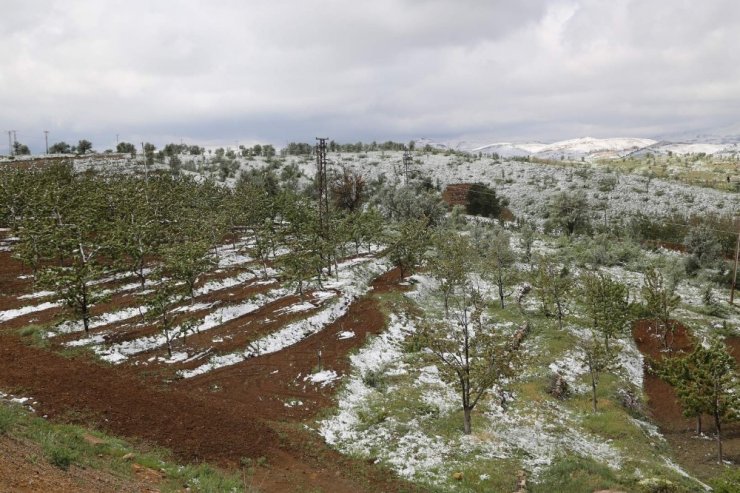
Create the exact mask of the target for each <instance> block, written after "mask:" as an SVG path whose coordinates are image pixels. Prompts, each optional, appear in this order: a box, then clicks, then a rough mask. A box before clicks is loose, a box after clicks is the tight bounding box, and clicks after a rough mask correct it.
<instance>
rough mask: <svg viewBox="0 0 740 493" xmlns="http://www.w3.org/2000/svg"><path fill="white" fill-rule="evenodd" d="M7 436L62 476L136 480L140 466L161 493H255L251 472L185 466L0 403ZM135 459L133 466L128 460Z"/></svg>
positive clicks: (0, 426)
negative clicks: (82, 471)
mask: <svg viewBox="0 0 740 493" xmlns="http://www.w3.org/2000/svg"><path fill="white" fill-rule="evenodd" d="M4 434H6V435H9V436H12V437H14V438H15V439H18V440H22V441H29V442H31V443H32V444H35V445H37V446H38V447H39V448H40V450H41V451H42V454H43V456H42V457H41V458H40V460H45V461H47V462H48V463H49V464H52V465H54V466H56V467H58V468H60V469H63V470H69V469H71V468H73V467H82V468H87V469H95V470H100V471H103V472H107V473H109V474H112V475H113V476H115V477H118V478H122V479H134V477H133V472H132V468H131V466H132V463H136V464H139V465H140V466H143V467H147V468H150V469H153V470H155V471H161V472H162V473H163V476H164V478H163V480H162V482H161V483H159V484H158V485H157V487H158V488H159V489H160V491H162V492H174V491H182V488H183V485H187V486H188V487H189V488H190V491H194V492H202V493H210V492H213V493H216V492H228V491H235V492H242V491H245V490H246V491H251V488H250V487H249V485H248V484H245V483H248V482H249V478H250V477H251V472H252V469H251V468H245V469H244V470H243V471H240V472H234V473H228V472H224V471H221V470H219V469H216V468H214V467H212V466H210V465H208V464H195V465H180V464H177V463H175V462H174V461H173V459H172V454H171V453H170V452H169V451H167V450H164V449H159V448H150V447H148V446H146V445H145V444H141V445H140V446H138V447H134V446H133V445H131V444H130V443H128V442H126V441H124V440H121V439H118V438H115V437H111V436H108V435H105V434H103V433H100V432H97V431H94V430H89V429H86V428H83V427H81V426H76V425H69V424H55V423H51V422H49V421H46V420H44V419H41V418H37V417H35V416H33V415H31V414H30V413H28V412H27V411H25V410H24V409H23V408H22V407H21V406H18V405H15V404H11V403H8V402H0V436H2V435H4ZM86 438H87V440H86ZM91 438H93V439H92V440H91ZM91 442H94V443H91ZM98 442H99V443H98ZM131 454H133V460H130V459H124V457H127V456H131ZM245 480H246V481H245Z"/></svg>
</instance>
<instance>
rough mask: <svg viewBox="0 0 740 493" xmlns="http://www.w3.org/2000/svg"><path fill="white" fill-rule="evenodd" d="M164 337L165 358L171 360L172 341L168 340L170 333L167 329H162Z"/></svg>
mask: <svg viewBox="0 0 740 493" xmlns="http://www.w3.org/2000/svg"><path fill="white" fill-rule="evenodd" d="M164 337H165V339H167V356H169V357H170V358H172V341H171V340H170V331H169V329H167V327H165V329H164Z"/></svg>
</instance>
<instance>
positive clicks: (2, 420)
mask: <svg viewBox="0 0 740 493" xmlns="http://www.w3.org/2000/svg"><path fill="white" fill-rule="evenodd" d="M19 418H20V416H19V414H18V409H17V406H14V405H11V404H6V403H4V402H3V403H0V435H4V434H5V433H8V432H9V431H10V430H11V428H13V425H14V424H15V423H16V422H17V421H18V420H19Z"/></svg>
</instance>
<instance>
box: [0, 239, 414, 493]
mask: <svg viewBox="0 0 740 493" xmlns="http://www.w3.org/2000/svg"><path fill="white" fill-rule="evenodd" d="M20 272H21V266H20V264H18V263H17V262H13V261H11V260H10V259H9V257H8V255H7V252H0V280H1V281H3V283H4V282H5V281H8V282H10V283H15V285H13V286H11V287H10V288H8V287H7V286H6V285H5V284H3V285H2V286H3V288H4V289H2V288H0V293H3V294H4V293H7V294H8V295H11V294H15V296H17V293H18V292H28V291H30V289H31V287H30V283H25V284H24V283H19V282H18V281H17V277H18V275H19V274H20ZM397 282H398V272H389V273H387V274H385V275H383V276H381V277H380V278H378V279H377V280H376V281H375V283H374V287H375V290H374V291H371V292H370V293H369V294H368V295H367V296H365V297H363V298H360V299H359V300H356V301H355V302H354V303H353V304H352V305H351V306H350V308H349V310H348V312H347V313H346V314H345V315H344V316H343V317H341V318H340V319H338V320H337V321H335V322H334V323H333V324H330V325H329V326H327V327H325V328H324V330H322V331H320V332H319V333H318V334H315V335H314V336H311V337H308V338H306V339H305V340H303V341H301V342H300V343H298V344H296V345H294V346H290V347H288V348H285V349H284V350H282V351H279V352H276V353H273V354H269V355H264V356H261V357H258V358H253V359H249V360H246V361H244V362H242V363H240V364H237V365H233V366H230V367H226V368H222V369H220V370H217V371H213V372H210V373H208V374H206V375H203V376H201V377H197V378H194V379H192V380H178V381H175V382H173V383H172V384H169V385H168V384H166V383H164V382H163V379H162V376H163V375H162V374H161V373H159V372H157V371H152V370H154V368H153V367H150V366H144V367H142V366H136V365H135V364H134V363H136V362H137V361H139V362H141V358H133V359H132V361H131V362H130V364H123V365H119V366H111V365H106V364H102V363H100V362H98V361H96V360H94V359H93V358H91V357H90V356H88V355H86V354H82V355H78V356H75V357H65V356H63V355H61V354H59V353H58V352H56V350H57V349H59V347H60V343H59V342H56V341H54V340H52V343H51V345H50V347H48V348H39V347H34V346H31V345H30V341H28V340H25V339H24V338H23V337H21V336H20V335H19V332H18V330H17V329H19V328H21V327H23V326H24V325H25V324H27V323H29V321H30V320H35V321H36V322H37V323H44V322H49V321H52V320H54V318H55V317H57V316H58V315H59V313H58V310H54V309H52V310H46V311H44V312H37V313H34V314H30V315H29V316H26V317H19V318H18V319H14V320H11V321H9V322H8V323H5V324H1V325H0V389H3V390H4V391H6V392H7V391H11V392H13V393H14V394H17V395H25V396H31V397H33V398H34V400H36V401H38V402H39V404H38V405H37V406H35V407H36V408H37V412H38V414H39V415H47V416H48V417H49V418H50V419H52V420H55V421H61V422H75V423H80V424H84V425H88V426H92V427H96V428H99V429H102V430H104V431H106V432H109V433H111V434H114V435H118V436H123V437H130V438H135V439H137V440H141V441H143V442H145V443H151V444H155V445H159V446H164V447H166V448H169V449H171V450H172V451H173V452H174V453H175V455H176V456H177V457H178V458H180V459H181V460H185V461H193V462H198V461H209V462H214V463H217V464H220V465H221V466H223V467H228V468H231V467H239V464H240V462H241V460H242V459H243V458H245V457H249V458H252V459H256V458H259V457H265V458H266V460H267V466H265V467H260V468H257V469H256V472H255V476H254V478H253V480H252V481H253V484H252V486H254V487H256V488H258V489H259V490H260V491H276V492H292V491H305V490H308V491H315V490H316V491H327V492H328V491H331V492H334V491H336V492H360V491H418V490H419V489H418V488H415V487H413V486H412V485H410V484H409V483H406V482H404V481H401V480H399V479H396V478H395V477H394V476H393V475H392V474H391V473H389V472H388V471H386V470H384V469H382V468H380V467H378V466H374V465H371V464H367V463H365V462H364V461H358V460H353V459H350V458H347V457H344V456H342V455H340V454H338V453H336V452H334V451H333V450H331V449H329V448H328V447H327V446H326V444H325V443H324V442H323V441H322V440H321V439H320V437H318V436H316V435H315V434H314V433H312V432H310V431H307V430H306V429H305V427H304V423H305V422H306V420H307V419H310V418H311V417H314V416H316V414H317V413H318V412H319V411H321V410H322V409H326V408H327V407H330V406H333V405H334V399H335V392H336V389H337V387H338V386H339V383H338V382H335V383H334V384H332V385H327V386H324V387H322V386H321V385H315V384H312V383H310V382H306V381H304V380H303V377H304V376H305V375H307V374H310V373H311V372H312V371H313V370H315V369H317V366H318V364H319V361H318V351H319V350H320V351H321V367H322V369H326V370H334V371H336V372H337V373H338V374H339V375H343V374H345V373H346V372H347V371H348V368H349V362H348V354H349V353H350V352H351V351H353V350H354V349H356V348H357V347H359V346H361V345H362V344H363V343H364V341H365V338H366V337H367V336H369V335H372V334H376V333H378V332H380V331H382V330H383V328H384V327H385V319H384V316H383V315H382V313H381V311H380V310H379V307H378V303H377V301H376V300H375V299H374V296H375V294H374V293H375V292H378V293H380V292H384V291H389V290H393V289H403V287H399V286H398V284H397ZM269 288H270V286H267V287H266V288H263V287H260V288H259V289H269ZM252 289H253V287H249V286H248V285H245V286H239V287H234V288H229V289H227V290H223V292H219V293H218V294H213V293H210V294H209V295H206V296H204V297H203V298H204V299H203V300H200V299H199V300H196V301H204V300H206V299H209V300H211V299H212V300H213V301H218V302H221V303H223V302H231V301H234V302H236V301H239V300H241V299H245V298H247V297H249V296H251V295H253V294H254V291H253V290H252ZM15 296H13V297H15ZM131 298H135V297H133V296H131ZM309 299H310V296H309ZM296 301H298V300H297V298H296V297H288V299H287V300H281V301H280V303H275V304H274V306H265V307H262V308H261V309H260V310H258V311H257V312H255V313H254V314H250V315H247V316H245V317H241V318H240V319H237V320H236V321H232V322H230V323H228V324H225V327H224V328H222V327H219V328H217V329H214V331H208V334H205V333H204V334H203V335H202V336H197V335H196V336H191V337H189V338H188V341H187V345H188V347H189V348H191V347H204V346H205V345H206V343H209V344H210V343H212V339H213V337H214V335H216V334H218V331H219V330H221V331H222V334H231V335H236V334H240V337H252V336H254V335H259V334H262V333H266V332H268V331H269V330H271V328H272V327H273V326H272V325H269V323H268V325H264V323H261V322H260V320H264V319H265V318H274V315H275V311H276V310H278V309H279V308H281V307H283V306H286V305H287V304H291V303H294V302H296ZM33 302H34V303H35V302H38V300H34V301H33ZM132 303H133V302H131V301H129V300H126V299H125V296H114V297H113V298H112V299H111V300H110V301H109V302H108V303H107V304H106V305H105V306H104V307H103V306H101V307H100V308H99V309H100V310H102V311H109V310H113V309H116V308H119V307H121V306H132ZM0 305H2V302H1V300H0ZM0 309H3V308H0ZM309 313H310V312H309ZM304 315H305V313H304ZM290 317H291V315H285V316H284V319H283V320H282V321H281V322H282V323H285V322H286V320H289V319H290ZM136 319H137V320H129V321H123V322H118V323H117V324H112V325H110V326H107V327H101V328H100V329H96V330H99V331H102V330H111V329H116V331H117V332H116V333H117V334H120V335H117V337H121V338H124V339H125V338H129V337H133V335H132V334H136V335H137V336H138V335H141V334H142V333H144V332H146V331H147V330H151V327H148V326H147V325H143V326H137V325H138V317H136ZM349 330H351V331H353V332H354V333H355V336H354V337H352V338H348V339H341V340H340V339H338V337H337V335H338V334H339V333H340V332H342V331H349ZM129 331H131V332H129ZM142 331H143V332H142ZM250 332H251V333H252V336H250V335H248V334H249V333H250ZM244 334H247V335H244ZM242 342H243V341H242ZM221 349H222V350H226V349H228V346H224V348H221ZM232 349H233V348H232ZM161 354H162V350H158V351H155V352H154V353H152V354H147V356H149V357H151V356H152V355H161ZM142 368H143V370H142ZM276 370H277V371H276ZM170 371H171V370H170ZM169 376H170V377H171V376H172V375H171V373H170V374H169ZM297 401H301V404H300V405H292V406H286V405H285V404H286V402H288V403H291V404H292V403H296V402H297ZM15 460H17V457H15V456H14V457H13V458H11V459H9V458H8V457H5V458H3V456H2V455H0V472H2V471H3V470H4V469H3V468H6V469H5V470H9V471H10V470H16V468H15V467H14V465H13V464H14V463H13V461H15ZM23 471H25V470H23V469H22V468H21V469H18V473H17V474H15V476H14V477H15V478H17V481H16V482H15V483H12V484H13V486H11V487H8V488H11V491H25V490H24V489H23V486H22V485H23V484H25V483H24V481H27V480H29V479H33V478H34V477H35V474H36V472H34V470H28V471H25V472H23ZM50 477H51V478H53V477H54V476H53V475H51V476H50ZM97 480H98V479H96V478H93V479H92V480H91V481H97ZM106 481H107V479H106V478H104V477H102V479H100V484H101V486H100V487H91V486H90V485H91V484H93V483H89V482H87V483H85V482H84V481H83V482H82V483H81V484H82V485H83V486H82V487H81V491H85V490H87V491H93V490H95V491H109V490H110V491H113V490H115V485H113V486H112V487H111V488H110V489H108V486H106V485H107V483H106ZM95 484H97V483H95ZM0 486H2V483H0ZM56 486H58V488H57V487H56ZM3 487H5V486H3ZM39 487H40V488H41V489H43V490H44V491H65V492H66V491H79V490H75V489H74V487H72V486H70V485H69V484H67V483H64V482H63V481H61V480H60V481H59V482H55V481H50V482H49V483H48V484H44V485H40V486H39ZM47 487H48V488H47ZM0 489H2V488H0ZM120 490H124V491H125V488H123V487H122V488H120Z"/></svg>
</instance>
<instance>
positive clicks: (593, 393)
mask: <svg viewBox="0 0 740 493" xmlns="http://www.w3.org/2000/svg"><path fill="white" fill-rule="evenodd" d="M591 403H592V404H593V408H594V412H598V411H597V409H596V379H595V378H594V375H593V374H591Z"/></svg>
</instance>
